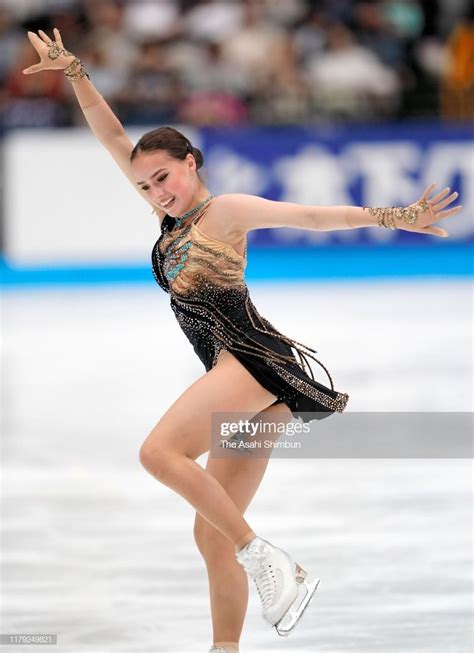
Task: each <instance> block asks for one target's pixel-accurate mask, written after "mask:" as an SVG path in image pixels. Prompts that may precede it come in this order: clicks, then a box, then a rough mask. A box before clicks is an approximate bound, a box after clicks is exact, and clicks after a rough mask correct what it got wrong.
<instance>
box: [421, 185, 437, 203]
mask: <svg viewBox="0 0 474 653" xmlns="http://www.w3.org/2000/svg"><path fill="white" fill-rule="evenodd" d="M435 186H436V184H430V185H429V186H427V187H426V188H425V192H424V193H423V195H422V196H421V197H420V200H419V201H420V202H423V201H424V200H426V199H427V198H428V195H429V194H430V193H431V191H432V190H433V188H434V187H435Z"/></svg>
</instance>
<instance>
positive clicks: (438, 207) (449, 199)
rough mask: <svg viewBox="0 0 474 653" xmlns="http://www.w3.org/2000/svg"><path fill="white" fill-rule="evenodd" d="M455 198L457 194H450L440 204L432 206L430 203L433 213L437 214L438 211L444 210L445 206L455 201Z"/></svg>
mask: <svg viewBox="0 0 474 653" xmlns="http://www.w3.org/2000/svg"><path fill="white" fill-rule="evenodd" d="M457 196H458V193H456V192H454V193H451V195H449V197H446V199H444V200H443V201H442V202H439V203H438V204H436V205H434V206H433V202H432V206H433V211H434V212H435V213H438V211H441V209H444V207H445V206H448V204H451V202H454V200H455V199H456V197H457Z"/></svg>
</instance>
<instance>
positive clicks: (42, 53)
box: [23, 27, 76, 75]
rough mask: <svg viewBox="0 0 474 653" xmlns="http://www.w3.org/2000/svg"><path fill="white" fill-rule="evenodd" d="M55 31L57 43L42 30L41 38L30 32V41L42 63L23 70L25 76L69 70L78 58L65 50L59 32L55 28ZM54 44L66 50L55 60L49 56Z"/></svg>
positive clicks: (40, 31)
mask: <svg viewBox="0 0 474 653" xmlns="http://www.w3.org/2000/svg"><path fill="white" fill-rule="evenodd" d="M53 31H54V38H55V39H56V40H55V41H52V40H51V39H50V38H49V36H48V35H47V34H46V33H45V32H43V30H42V29H40V30H38V34H39V36H38V35H37V34H35V33H34V32H28V38H29V39H30V43H31V45H32V46H33V47H34V49H35V50H36V52H37V53H38V54H39V57H40V62H39V63H36V64H34V65H33V66H30V67H29V68H25V69H24V70H23V73H24V74H25V75H31V74H32V73H39V72H40V71H41V70H64V68H67V66H69V64H70V63H71V62H72V61H74V59H75V58H76V57H75V56H74V55H73V54H72V53H71V52H67V50H64V46H63V42H62V40H61V34H60V33H59V30H58V29H56V27H55V28H54V30H53ZM40 37H41V38H40ZM53 43H54V44H56V45H57V46H58V47H59V48H62V49H63V50H64V53H61V54H59V56H58V57H56V58H55V59H51V58H50V57H49V56H48V53H49V52H50V48H51V45H52V44H53Z"/></svg>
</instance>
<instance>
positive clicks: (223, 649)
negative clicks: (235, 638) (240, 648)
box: [209, 646, 235, 653]
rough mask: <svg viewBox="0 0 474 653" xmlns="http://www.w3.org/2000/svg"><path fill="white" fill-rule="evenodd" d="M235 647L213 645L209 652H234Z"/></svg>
mask: <svg viewBox="0 0 474 653" xmlns="http://www.w3.org/2000/svg"><path fill="white" fill-rule="evenodd" d="M234 651H235V649H232V650H231V649H230V648H227V647H226V648H223V647H222V646H213V647H212V648H211V649H209V653H234Z"/></svg>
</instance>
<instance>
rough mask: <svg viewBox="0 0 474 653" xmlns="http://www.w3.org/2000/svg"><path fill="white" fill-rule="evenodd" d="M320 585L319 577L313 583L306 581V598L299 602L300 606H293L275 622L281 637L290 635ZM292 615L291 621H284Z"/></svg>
mask: <svg viewBox="0 0 474 653" xmlns="http://www.w3.org/2000/svg"><path fill="white" fill-rule="evenodd" d="M318 585H319V579H316V580H314V581H313V582H312V583H307V582H304V586H305V588H306V594H305V597H304V599H303V600H302V601H301V603H300V604H299V606H298V608H296V610H292V609H291V608H290V609H289V610H288V612H287V613H286V614H285V615H283V617H282V618H281V619H280V621H279V622H278V623H276V624H275V626H274V627H275V630H276V631H277V633H278V634H279V635H280V636H281V637H288V635H289V634H290V633H291V631H292V630H293V629H294V628H295V626H296V624H297V623H298V622H299V620H300V619H301V617H302V616H303V613H304V611H305V610H306V608H307V607H308V605H309V602H310V601H311V599H312V598H313V596H314V593H315V592H316V590H317V588H318ZM288 616H289V617H290V619H289V621H287V623H285V624H283V621H284V620H285V619H286V618H287V617H288Z"/></svg>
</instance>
